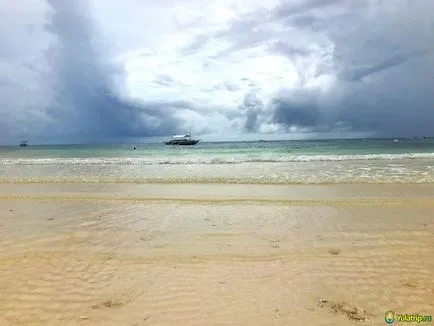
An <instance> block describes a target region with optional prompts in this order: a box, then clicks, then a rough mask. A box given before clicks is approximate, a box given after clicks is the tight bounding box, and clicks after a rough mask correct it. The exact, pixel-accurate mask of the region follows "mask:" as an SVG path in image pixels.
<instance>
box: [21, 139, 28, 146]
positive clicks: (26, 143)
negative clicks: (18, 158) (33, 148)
mask: <svg viewBox="0 0 434 326" xmlns="http://www.w3.org/2000/svg"><path fill="white" fill-rule="evenodd" d="M20 146H21V147H25V146H29V141H28V140H22V141H21V142H20Z"/></svg>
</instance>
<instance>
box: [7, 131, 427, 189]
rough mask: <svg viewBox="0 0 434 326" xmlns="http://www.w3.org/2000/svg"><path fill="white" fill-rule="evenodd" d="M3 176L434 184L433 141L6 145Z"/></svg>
mask: <svg viewBox="0 0 434 326" xmlns="http://www.w3.org/2000/svg"><path fill="white" fill-rule="evenodd" d="M133 146H136V147H137V149H136V150H133ZM0 181H1V182H120V183H121V182H125V183H126V182H131V183H147V182H149V183H181V182H182V183H263V184H324V183H431V182H434V139H432V138H430V139H407V140H400V141H399V142H398V143H394V142H392V140H391V139H356V140H354V139H353V140H315V141H313V140H310V141H307V140H305V141H263V142H218V143H217V142H216V143H211V142H210V143H207V142H202V143H199V144H198V145H195V146H168V145H164V144H160V143H158V144H157V143H153V144H134V145H132V144H129V145H125V144H123V145H62V146H28V147H19V146H5V147H0Z"/></svg>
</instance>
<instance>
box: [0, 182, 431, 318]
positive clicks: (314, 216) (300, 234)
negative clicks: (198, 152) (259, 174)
mask: <svg viewBox="0 0 434 326" xmlns="http://www.w3.org/2000/svg"><path fill="white" fill-rule="evenodd" d="M0 199H1V200H0V215H1V217H2V218H1V224H0V244H1V245H0V290H1V294H2V304H1V305H0V325H354V323H360V324H367V325H384V324H385V322H384V313H385V312H386V311H388V310H393V311H395V312H396V313H420V314H424V315H432V314H433V312H434V292H433V291H434V277H433V275H434V255H433V248H434V237H433V235H434V185H430V184H419V185H411V184H387V185H386V184H384V185H381V184H378V185H376V184H365V185H363V184H359V185H309V186H301V185H300V186H296V185H293V186H289V185H284V186H277V185H276V186H272V185H218V184H214V185H206V184H204V185H194V184H191V185H179V184H173V185H169V184H167V185H152V184H64V183H59V184H50V183H47V184H40V183H39V184H14V183H11V184H1V185H0Z"/></svg>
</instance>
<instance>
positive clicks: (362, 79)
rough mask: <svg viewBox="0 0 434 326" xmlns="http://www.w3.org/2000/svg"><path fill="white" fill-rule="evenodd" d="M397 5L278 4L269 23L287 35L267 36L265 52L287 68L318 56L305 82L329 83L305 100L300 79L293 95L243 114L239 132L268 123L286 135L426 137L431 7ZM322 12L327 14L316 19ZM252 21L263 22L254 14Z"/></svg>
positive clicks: (430, 117) (433, 64)
mask: <svg viewBox="0 0 434 326" xmlns="http://www.w3.org/2000/svg"><path fill="white" fill-rule="evenodd" d="M404 4H406V5H408V7H405V6H403V5H404ZM396 6H398V7H394V8H393V10H392V9H391V7H387V3H375V4H374V3H370V5H368V2H366V1H360V2H359V3H358V4H354V3H352V2H348V1H338V0H336V1H335V0H331V1H305V2H296V3H295V4H294V2H289V1H288V2H283V3H282V4H281V5H280V6H279V7H278V8H277V9H276V10H275V11H274V18H272V17H271V18H269V21H273V19H275V20H276V21H280V22H283V24H284V26H286V27H288V30H290V31H291V34H288V35H290V36H288V35H285V34H284V33H281V34H276V33H275V34H273V33H272V31H271V30H270V31H269V39H271V38H272V37H275V38H279V41H278V42H275V43H271V44H272V45H271V46H270V50H271V51H273V52H275V53H280V54H281V55H284V56H285V57H287V58H288V59H289V60H291V61H292V62H297V60H299V59H301V60H302V59H303V58H306V57H308V56H309V55H316V56H317V57H321V56H322V55H323V59H322V60H320V61H319V63H318V62H317V63H316V68H315V70H313V71H314V73H313V74H311V75H310V77H309V78H312V77H315V78H317V77H321V76H322V75H327V76H334V77H335V78H336V80H335V82H334V83H333V86H332V87H329V89H328V91H326V92H324V91H323V90H320V89H318V90H315V89H313V90H312V91H311V92H313V94H312V93H309V92H308V93H307V94H306V91H305V90H304V83H305V82H307V81H308V79H303V78H302V79H301V84H300V85H299V87H298V90H291V91H287V92H278V93H276V94H275V95H274V96H273V100H272V101H271V103H272V104H270V105H269V107H268V108H267V109H268V110H264V111H263V112H262V113H261V114H256V111H255V110H250V111H247V113H246V116H245V124H246V128H247V127H248V129H249V131H258V130H259V129H260V124H259V123H258V122H259V121H263V122H265V121H272V122H276V123H279V124H281V125H282V126H283V127H284V128H285V129H286V128H288V127H290V126H298V127H308V128H310V130H312V131H314V132H315V131H317V132H321V131H332V130H336V126H341V125H345V126H346V129H351V130H352V131H357V132H370V133H374V134H376V135H378V136H396V135H406V136H412V135H420V134H432V133H433V129H432V126H433V125H434V106H433V105H432V103H434V92H432V91H430V89H431V90H432V89H434V79H433V78H432V76H433V75H434V16H432V15H429V14H428V12H429V10H430V8H431V9H434V5H433V3H432V2H429V1H419V2H411V3H410V2H406V1H401V2H400V3H397V4H396ZM325 9H327V10H328V11H327V13H328V14H324V13H322V15H321V17H319V16H318V14H317V13H318V12H321V10H325ZM256 22H257V26H261V24H262V23H263V22H262V21H261V19H260V17H259V16H258V18H257V21H256ZM251 25H252V22H250V23H249V28H250V26H251ZM237 29H241V28H240V26H237ZM297 30H298V31H300V32H301V31H303V33H304V32H306V31H308V32H309V33H310V34H300V35H306V36H307V37H310V38H311V39H312V40H313V42H317V44H318V45H319V46H320V47H322V48H323V49H324V50H323V52H321V51H318V50H317V49H314V50H313V49H312V47H310V46H309V45H306V43H305V42H303V41H301V42H299V39H298V38H297V32H296V31H297ZM293 35H295V36H293ZM264 39H265V37H264ZM321 40H324V42H323V43H321ZM235 42H237V41H235ZM327 44H329V46H328V45H327ZM326 46H328V49H327V48H326ZM321 53H323V54H321ZM329 58H330V59H329ZM315 92H316V93H317V95H315ZM261 115H263V116H265V117H263V118H262V119H260V116H261Z"/></svg>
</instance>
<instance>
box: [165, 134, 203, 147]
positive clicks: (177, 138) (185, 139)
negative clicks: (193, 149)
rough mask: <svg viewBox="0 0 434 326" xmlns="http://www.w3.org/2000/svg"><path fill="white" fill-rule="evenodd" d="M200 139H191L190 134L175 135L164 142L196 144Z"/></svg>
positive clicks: (167, 143) (168, 143) (169, 143)
mask: <svg viewBox="0 0 434 326" xmlns="http://www.w3.org/2000/svg"><path fill="white" fill-rule="evenodd" d="M199 141H200V140H197V139H191V137H190V135H189V134H186V135H174V136H172V138H171V139H170V140H168V141H165V142H164V143H165V144H166V145H196V144H197V143H198V142H199Z"/></svg>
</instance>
